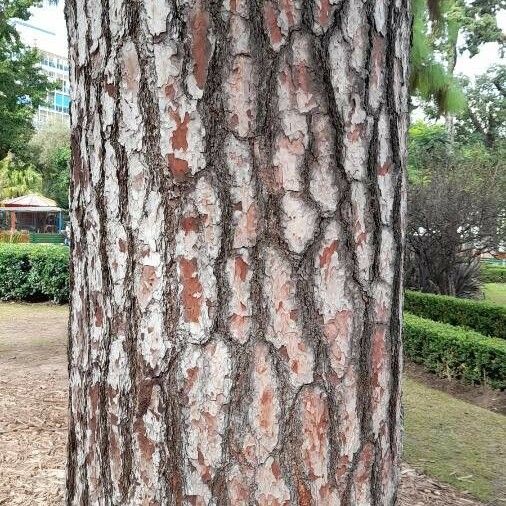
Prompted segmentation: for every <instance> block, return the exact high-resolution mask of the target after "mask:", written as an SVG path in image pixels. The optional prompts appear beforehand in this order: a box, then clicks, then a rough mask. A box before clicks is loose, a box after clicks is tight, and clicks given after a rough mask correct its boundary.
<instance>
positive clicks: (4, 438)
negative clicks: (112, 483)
mask: <svg viewBox="0 0 506 506" xmlns="http://www.w3.org/2000/svg"><path fill="white" fill-rule="evenodd" d="M0 309H1V308H0ZM49 313H50V314H49V315H46V312H45V311H39V312H36V313H33V312H31V314H30V313H28V315H29V321H28V322H27V321H26V320H22V319H21V320H20V319H19V316H20V315H16V317H15V319H14V320H13V319H12V318H10V317H6V314H5V313H4V314H3V315H2V313H1V312H0V371H1V375H0V505H1V506H3V505H23V506H24V505H27V506H31V505H34V506H36V505H41V506H42V505H44V506H48V505H50V506H53V505H55V506H56V505H60V504H63V502H64V485H65V444H66V431H67V429H66V425H67V424H66V411H67V400H66V399H67V370H66V357H65V344H64V341H65V338H64V337H63V336H64V335H65V331H66V330H65V327H66V322H65V313H64V312H63V311H60V312H59V313H58V312H55V311H53V310H51V311H49ZM6 320H10V321H6ZM34 332H37V334H38V337H37V338H36V339H34V338H32V337H30V336H33V333H34ZM41 335H44V340H43V341H42V342H41V340H40V336H41ZM51 336H57V337H56V338H55V337H51ZM399 504H400V505H401V506H425V505H427V506H429V505H430V506H473V505H479V504H481V503H479V502H476V501H474V500H472V499H471V498H470V497H469V496H467V495H465V494H462V493H459V492H457V491H455V489H453V488H452V487H450V486H448V485H445V484H442V483H439V482H437V481H436V480H433V479H430V478H428V477H427V476H424V475H422V474H420V473H418V472H417V471H415V470H413V469H410V468H408V467H404V468H403V470H402V483H401V488H400V501H399Z"/></svg>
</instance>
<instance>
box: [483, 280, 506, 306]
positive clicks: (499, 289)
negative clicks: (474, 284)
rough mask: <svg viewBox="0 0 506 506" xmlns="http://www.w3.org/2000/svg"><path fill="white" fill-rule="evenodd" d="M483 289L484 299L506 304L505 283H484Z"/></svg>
mask: <svg viewBox="0 0 506 506" xmlns="http://www.w3.org/2000/svg"><path fill="white" fill-rule="evenodd" d="M483 291H484V293H485V300H488V301H490V302H495V303H496V304H503V305H505V306H506V283H486V284H484V285H483Z"/></svg>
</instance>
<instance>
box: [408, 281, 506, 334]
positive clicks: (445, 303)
mask: <svg viewBox="0 0 506 506" xmlns="http://www.w3.org/2000/svg"><path fill="white" fill-rule="evenodd" d="M404 301H405V302H404V308H405V309H406V311H409V312H411V313H414V314H416V315H418V316H422V317H424V318H429V319H431V320H435V321H438V322H444V323H450V324H451V325H458V326H461V327H469V328H471V329H474V330H476V331H477V332H480V333H481V334H484V335H486V336H493V337H500V338H503V339H506V307H504V306H501V305H499V304H493V303H492V302H484V301H476V300H470V299H458V298H456V297H448V296H445V295H434V294H432V293H421V292H412V291H409V290H408V291H406V294H405V299H404Z"/></svg>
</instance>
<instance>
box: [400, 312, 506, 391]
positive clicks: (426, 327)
mask: <svg viewBox="0 0 506 506" xmlns="http://www.w3.org/2000/svg"><path fill="white" fill-rule="evenodd" d="M404 354H405V356H406V357H407V358H409V359H410V360H412V361H413V362H416V363H418V364H422V365H423V366H425V367H426V368H427V369H428V370H429V371H431V372H434V373H437V374H439V375H441V376H445V377H451V378H455V379H460V380H464V381H467V382H470V383H482V384H486V385H489V386H491V387H492V388H497V389H501V390H502V389H505V388H506V341H505V340H503V339H497V338H494V337H486V336H484V335H482V334H479V333H478V332H475V331H473V330H466V329H463V328H459V327H454V326H452V325H449V324H447V323H439V322H434V321H432V320H427V319H425V318H420V317H419V316H415V315H412V314H409V313H406V312H405V313H404Z"/></svg>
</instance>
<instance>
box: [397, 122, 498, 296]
mask: <svg viewBox="0 0 506 506" xmlns="http://www.w3.org/2000/svg"><path fill="white" fill-rule="evenodd" d="M448 142H449V139H448V133H447V131H446V129H445V127H443V126H441V125H436V126H429V125H425V124H422V123H418V124H415V125H413V127H412V128H411V130H410V147H409V151H410V157H409V159H410V163H409V173H410V180H411V185H410V189H409V203H408V209H409V217H408V230H407V249H408V253H407V269H406V284H407V285H408V286H409V287H411V288H416V289H420V290H423V291H427V292H434V293H442V294H446V295H458V296H467V297H469V296H476V295H478V294H479V290H480V281H479V265H478V262H477V257H478V255H480V254H481V253H485V252H491V251H495V250H497V249H498V248H499V247H500V246H501V245H504V244H505V242H506V163H505V161H504V160H506V157H505V156H504V155H505V154H506V153H505V151H504V149H496V150H495V151H490V150H488V149H487V148H486V147H485V146H484V145H483V144H482V143H480V142H476V141H475V140H473V138H472V137H471V140H470V141H469V140H467V143H462V144H460V143H457V144H456V145H455V146H454V149H453V151H452V153H451V155H449V151H448V149H447V144H448Z"/></svg>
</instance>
